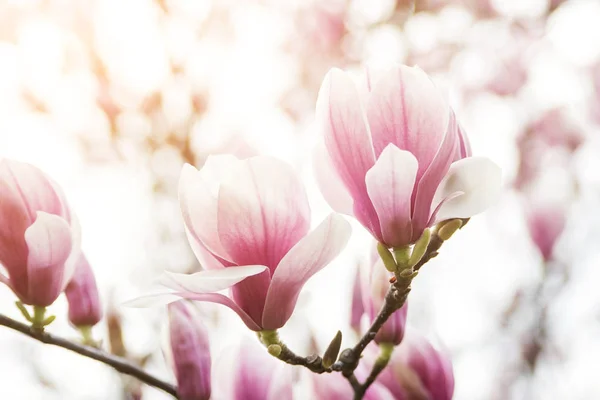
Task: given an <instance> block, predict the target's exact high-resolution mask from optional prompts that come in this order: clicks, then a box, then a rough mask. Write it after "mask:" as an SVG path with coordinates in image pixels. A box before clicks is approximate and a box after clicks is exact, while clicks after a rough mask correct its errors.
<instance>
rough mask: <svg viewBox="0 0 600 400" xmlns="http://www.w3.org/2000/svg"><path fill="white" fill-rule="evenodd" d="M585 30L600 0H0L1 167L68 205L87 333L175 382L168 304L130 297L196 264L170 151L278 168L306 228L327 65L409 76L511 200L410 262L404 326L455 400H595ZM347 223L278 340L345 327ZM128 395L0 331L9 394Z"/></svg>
mask: <svg viewBox="0 0 600 400" xmlns="http://www.w3.org/2000/svg"><path fill="white" fill-rule="evenodd" d="M599 21H600V2H598V1H596V0H571V1H560V0H462V1H461V0H454V1H438V0H417V1H405V0H396V1H395V0H339V1H317V0H314V1H311V0H295V1H280V0H262V1H261V0H248V1H235V0H218V1H217V0H214V1H210V0H187V1H186V0H162V1H160V0H154V1H151V0H127V1H122V0H93V1H92V0H90V1H85V2H83V1H77V0H13V1H8V0H3V1H1V2H0V156H3V157H10V158H15V159H18V160H22V161H28V162H31V163H33V164H35V165H37V166H39V167H40V168H42V169H44V170H45V171H46V172H48V173H49V174H50V175H51V176H52V177H54V179H55V180H57V181H58V182H59V183H60V184H61V185H62V186H63V187H64V189H65V191H66V193H67V195H68V198H69V199H70V201H71V203H72V205H73V208H74V209H75V211H76V212H77V213H78V215H79V217H80V220H81V224H82V226H83V235H84V236H83V248H84V250H85V252H86V254H87V256H88V259H89V260H90V262H91V264H92V267H93V269H94V271H95V273H96V277H97V279H98V283H99V286H100V290H101V294H102V299H103V303H104V307H105V312H106V314H107V317H106V318H105V320H104V321H103V322H102V323H101V324H100V325H98V326H97V327H96V328H95V330H94V335H95V337H96V338H98V339H100V340H102V342H103V346H104V347H105V348H106V349H110V350H111V351H113V352H114V353H116V354H120V355H125V356H127V357H130V358H131V359H132V360H137V361H139V362H143V363H144V365H145V367H146V368H147V369H148V370H150V371H152V372H154V373H155V374H157V375H158V376H160V377H162V378H164V379H172V373H171V372H170V369H169V367H168V363H167V362H166V361H165V358H164V356H163V351H162V349H163V344H164V332H163V331H164V325H165V321H166V320H165V311H164V309H160V308H157V309H148V310H138V309H127V308H124V307H123V306H121V303H122V302H123V301H125V300H127V299H130V298H132V297H135V296H137V295H139V294H142V293H144V292H145V291H147V289H148V287H149V286H150V285H151V284H152V282H153V279H154V278H155V277H156V276H157V275H158V274H160V272H161V271H163V270H172V271H178V272H193V271H195V270H197V269H198V268H199V266H198V264H197V262H196V260H195V258H194V257H193V255H192V253H191V251H190V249H189V247H188V244H187V241H186V239H185V234H184V231H183V224H182V220H181V216H180V214H179V209H178V204H177V199H176V187H177V180H178V175H179V172H180V169H181V166H182V165H183V163H185V162H188V163H191V164H194V165H196V166H197V167H200V166H201V165H202V164H203V162H204V160H205V159H206V157H207V156H208V155H210V154H217V153H225V152H232V153H234V154H236V155H238V156H240V157H247V156H251V155H254V154H269V155H273V156H275V157H279V158H281V159H284V160H286V161H288V162H290V163H291V164H293V165H294V166H295V167H296V168H297V170H298V171H299V173H300V174H302V176H303V177H304V178H305V181H306V185H307V188H308V191H309V194H310V199H311V202H312V205H313V217H314V222H315V223H317V222H319V221H320V220H321V219H322V218H323V217H324V216H325V215H326V214H327V213H328V212H329V211H330V209H329V208H328V206H327V205H326V203H325V202H324V200H323V199H322V197H321V196H320V194H319V192H318V189H317V188H316V185H315V183H314V180H313V178H312V177H313V171H312V168H311V150H312V148H313V145H314V143H315V141H316V135H317V132H316V130H315V129H314V121H313V117H314V105H315V100H316V95H317V91H318V89H319V86H320V83H321V80H322V79H323V77H324V75H325V73H326V72H327V70H328V69H329V68H331V67H334V66H336V67H341V68H345V69H349V70H353V71H357V72H359V71H361V69H362V68H363V67H364V66H365V65H370V66H374V67H377V66H383V65H387V64H389V63H405V64H408V65H415V64H416V65H419V66H420V67H421V68H423V69H424V70H425V71H426V72H428V73H429V74H430V75H431V76H432V78H433V79H434V80H435V81H436V83H437V84H438V86H439V87H440V88H441V89H442V90H443V91H444V93H446V95H447V97H448V99H449V101H450V102H451V104H452V106H453V107H454V109H455V111H456V113H457V116H458V118H459V120H460V121H461V123H462V125H463V126H464V128H465V130H466V131H467V133H468V135H469V136H470V138H471V142H472V147H473V150H474V153H475V154H476V155H482V156H487V157H490V158H492V159H493V160H494V161H495V162H497V163H498V164H499V165H501V167H502V169H503V174H504V185H505V190H504V192H503V194H502V195H501V196H500V197H499V198H498V201H497V203H496V204H495V206H494V207H492V208H491V209H490V210H489V211H487V212H486V213H484V214H482V215H480V216H477V217H475V218H473V219H472V220H471V221H470V222H469V224H468V225H467V227H466V228H465V229H463V230H461V231H460V232H459V233H458V234H456V235H455V237H453V238H452V239H451V240H450V242H448V243H447V244H445V245H444V248H443V250H442V252H441V255H440V256H439V257H438V258H436V259H435V260H433V261H432V262H430V263H429V264H427V266H426V267H425V268H424V269H423V270H422V273H421V274H420V275H419V277H418V278H417V279H416V280H415V282H414V284H413V292H412V293H411V296H410V309H409V323H410V324H411V325H412V326H413V327H414V328H416V329H418V330H420V331H421V332H423V333H424V334H425V335H427V336H428V337H429V338H430V339H432V340H434V341H435V342H436V343H438V344H440V345H442V346H443V347H444V348H446V349H447V350H448V351H449V352H450V353H451V354H452V357H453V362H454V372H455V377H456V392H455V398H456V399H459V400H478V399H482V400H483V399H498V400H503V399H544V400H547V399H582V400H583V399H593V398H600V380H598V375H597V372H598V367H599V363H600V361H599V359H600V290H599V289H598V287H599V284H600V268H599V267H600V265H599V263H600V247H599V246H598V245H597V243H599V240H600V132H598V131H599V130H600V129H599V124H600V92H599V91H600V23H599ZM354 228H355V229H354V231H355V233H354V236H353V238H352V241H351V244H350V245H349V246H348V248H347V250H346V251H345V252H344V254H343V255H342V256H341V257H340V258H339V259H338V260H336V261H335V262H334V263H333V264H332V265H331V266H330V267H328V268H327V269H325V270H324V271H323V272H321V273H319V274H318V275H317V276H315V277H314V278H313V279H312V280H311V281H310V282H309V284H308V286H307V289H306V291H305V293H303V295H302V297H301V299H300V303H299V306H298V308H297V310H296V312H295V314H294V316H293V317H292V319H291V320H290V322H289V324H288V325H287V326H286V327H285V328H284V329H283V330H282V336H283V338H284V340H285V341H286V342H288V343H289V344H290V345H291V346H292V347H293V348H294V349H295V350H297V351H298V352H299V353H307V352H308V351H310V350H312V349H315V348H316V349H321V350H322V349H323V348H324V347H325V346H326V345H327V343H328V341H329V340H330V339H331V338H332V337H333V335H334V334H335V332H336V330H337V329H342V331H343V333H344V335H345V336H344V345H352V344H353V343H354V341H355V340H356V336H355V334H354V333H353V332H352V330H351V329H350V328H349V326H348V324H349V315H350V298H351V291H352V280H353V278H354V274H355V270H356V267H357V264H358V263H360V262H361V260H362V259H363V258H364V257H365V255H366V254H367V252H368V247H369V240H368V235H366V234H365V232H364V231H363V229H362V228H361V227H360V226H359V225H358V224H354ZM553 237H555V238H557V241H556V243H553V241H552V240H549V239H552V238H553ZM544 243H546V244H544ZM547 243H550V245H548V244H547ZM14 300H15V298H14V296H13V294H12V293H11V292H10V291H9V290H8V289H7V288H5V287H0V312H2V313H4V314H8V315H10V316H13V317H15V318H19V315H18V311H17V310H16V308H15V307H14V305H13V302H14ZM51 311H52V312H53V313H54V314H56V315H57V316H58V319H57V321H56V322H55V323H53V324H52V326H51V327H50V331H51V332H54V333H57V334H60V335H63V336H66V337H71V338H73V339H76V338H77V334H76V332H75V331H74V330H73V329H72V328H71V327H70V326H69V325H68V323H67V322H66V301H65V300H64V299H60V301H58V302H57V303H56V304H55V305H54V306H52V308H51ZM202 311H203V312H204V314H205V315H206V320H207V321H208V322H209V324H210V325H211V333H214V334H212V335H211V339H212V347H213V358H215V359H220V357H219V354H221V351H223V350H224V349H225V350H226V349H227V348H232V346H233V347H234V346H236V345H237V344H238V343H239V342H240V337H242V336H244V335H246V336H248V335H250V334H249V333H248V332H247V330H246V329H245V328H244V326H243V325H242V324H241V322H240V321H238V319H237V318H236V317H235V316H234V315H233V314H232V313H231V312H230V311H229V310H224V309H223V308H220V307H219V306H216V305H215V306H213V305H207V306H202ZM250 336H251V335H250ZM223 359H225V358H223ZM223 362H224V361H223ZM217 369H219V370H225V371H226V370H227V365H225V366H224V367H219V368H217ZM223 379H225V378H223ZM297 379H298V385H297V386H298V387H297V390H298V398H302V399H304V398H306V399H308V398H311V397H310V394H309V392H307V391H306V388H305V385H304V383H305V381H306V379H307V378H306V376H304V374H303V373H301V374H298V376H297ZM140 396H141V398H143V399H166V398H167V396H165V395H164V394H162V393H160V392H158V391H157V390H154V389H151V388H147V387H143V388H141V387H140V386H139V385H137V384H136V383H135V382H134V381H131V380H129V379H127V378H123V377H121V376H120V375H119V374H117V373H116V372H114V371H112V370H111V369H109V368H108V367H105V366H104V365H102V364H98V363H96V362H94V361H90V360H86V359H82V358H81V357H79V356H77V355H74V354H71V353H69V352H67V351H64V350H62V349H55V348H50V347H49V346H43V345H41V344H40V343H37V342H34V341H31V340H30V339H28V338H26V337H24V336H20V335H19V334H17V333H14V332H12V331H8V330H6V329H0V398H1V399H17V400H20V399H22V400H31V399H44V400H45V399H48V400H50V399H86V400H87V399H89V400H93V399H94V400H95V399H98V400H100V399H118V398H131V399H133V398H140Z"/></svg>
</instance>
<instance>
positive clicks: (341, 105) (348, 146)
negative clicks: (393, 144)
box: [316, 68, 375, 199]
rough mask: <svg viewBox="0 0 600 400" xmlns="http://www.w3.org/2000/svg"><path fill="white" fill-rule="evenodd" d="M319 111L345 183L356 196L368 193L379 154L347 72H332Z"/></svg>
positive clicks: (324, 89)
mask: <svg viewBox="0 0 600 400" xmlns="http://www.w3.org/2000/svg"><path fill="white" fill-rule="evenodd" d="M316 113H317V121H318V122H319V123H320V124H321V128H322V129H323V130H324V138H325V146H326V147H327V150H328V152H329V155H330V157H331V161H332V162H333V165H334V166H335V168H336V169H337V171H338V173H339V175H340V176H341V177H342V180H343V181H344V184H345V185H346V187H347V188H348V190H349V191H350V193H352V196H353V197H354V198H355V199H356V198H357V197H359V196H365V195H366V187H365V183H364V181H365V174H366V173H367V171H368V170H369V168H371V167H372V166H373V165H374V164H375V154H374V152H373V145H372V144H371V134H370V132H369V126H368V124H367V119H366V115H365V112H364V110H363V106H362V105H361V103H360V96H359V93H358V89H357V88H356V85H355V84H354V82H353V81H352V79H350V77H349V76H348V75H346V73H345V72H343V71H341V70H339V69H337V68H333V69H332V70H331V71H329V73H328V74H327V76H326V77H325V79H324V81H323V84H322V86H321V90H320V91H319V97H318V100H317V111H316Z"/></svg>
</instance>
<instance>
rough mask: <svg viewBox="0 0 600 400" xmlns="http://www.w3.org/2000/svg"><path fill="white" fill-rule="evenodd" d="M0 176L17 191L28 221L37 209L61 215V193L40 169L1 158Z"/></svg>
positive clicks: (62, 209) (32, 219)
mask: <svg viewBox="0 0 600 400" xmlns="http://www.w3.org/2000/svg"><path fill="white" fill-rule="evenodd" d="M0 176H1V177H2V178H3V180H5V181H6V182H7V183H9V184H11V186H12V188H13V190H14V191H15V193H18V195H19V197H20V199H21V201H22V202H23V205H24V206H25V208H26V209H27V211H28V214H29V219H30V222H33V221H34V220H35V218H36V212H37V211H45V212H47V213H49V214H56V215H63V213H64V211H65V206H66V205H65V204H63V201H62V200H63V196H62V193H59V192H58V191H57V188H58V186H57V185H55V184H53V183H52V181H51V180H50V178H48V177H47V176H46V175H45V174H44V173H43V172H42V171H41V170H40V169H38V168H37V167H34V166H33V165H31V164H28V163H24V162H19V161H13V160H8V159H3V160H2V161H0Z"/></svg>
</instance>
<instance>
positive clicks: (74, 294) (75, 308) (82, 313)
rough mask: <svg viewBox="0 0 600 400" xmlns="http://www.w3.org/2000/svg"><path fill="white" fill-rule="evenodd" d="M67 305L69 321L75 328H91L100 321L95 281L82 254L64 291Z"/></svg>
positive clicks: (98, 297)
mask: <svg viewBox="0 0 600 400" xmlns="http://www.w3.org/2000/svg"><path fill="white" fill-rule="evenodd" d="M65 295H66V296H67V302H68V303H69V321H70V322H71V323H72V324H73V325H74V326H76V327H79V328H80V327H91V326H94V325H96V324H97V323H98V322H99V321H100V320H101V319H102V304H101V302H100V296H99V294H98V287H97V286H96V279H95V278H94V272H93V271H92V268H91V267H90V264H89V262H88V260H87V258H86V257H85V255H84V254H83V253H81V256H80V257H79V262H78V265H77V269H76V270H75V274H74V275H73V278H72V279H71V281H70V282H69V284H68V285H67V288H66V289H65Z"/></svg>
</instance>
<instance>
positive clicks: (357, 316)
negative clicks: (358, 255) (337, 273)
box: [350, 268, 365, 332]
mask: <svg viewBox="0 0 600 400" xmlns="http://www.w3.org/2000/svg"><path fill="white" fill-rule="evenodd" d="M361 286H362V282H361V273H360V268H357V270H356V278H354V287H353V289H352V306H351V307H352V309H351V311H350V326H351V327H352V328H353V329H354V330H355V331H357V332H360V321H361V319H362V316H363V315H364V314H365V307H364V305H363V294H362V288H361Z"/></svg>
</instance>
